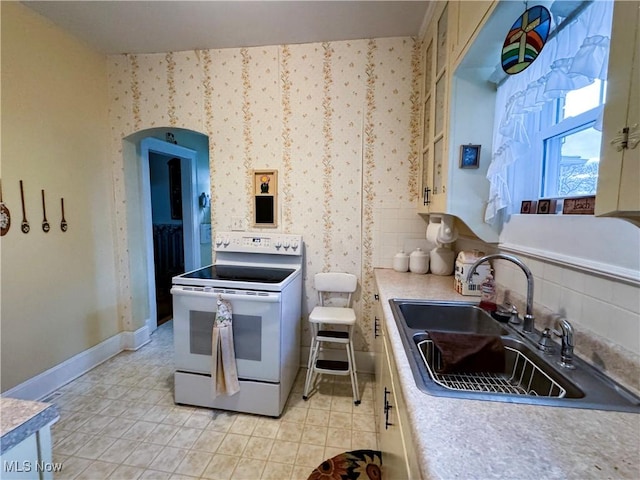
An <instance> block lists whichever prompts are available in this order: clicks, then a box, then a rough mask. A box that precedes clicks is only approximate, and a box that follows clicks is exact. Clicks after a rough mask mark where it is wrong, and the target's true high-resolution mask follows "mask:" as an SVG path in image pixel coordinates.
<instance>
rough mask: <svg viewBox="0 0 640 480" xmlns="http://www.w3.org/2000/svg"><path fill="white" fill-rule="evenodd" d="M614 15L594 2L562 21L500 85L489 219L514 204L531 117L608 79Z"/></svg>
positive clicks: (606, 0) (605, 1)
mask: <svg viewBox="0 0 640 480" xmlns="http://www.w3.org/2000/svg"><path fill="white" fill-rule="evenodd" d="M612 16H613V1H610V0H596V1H594V2H592V3H591V4H590V5H589V6H588V7H587V8H586V9H585V10H584V11H583V12H582V13H581V14H580V15H579V16H577V17H576V18H575V19H574V20H573V21H572V22H571V24H569V25H563V29H562V30H561V31H560V32H559V33H558V35H556V36H555V37H554V38H552V39H551V40H549V42H547V44H546V45H545V47H544V48H543V50H542V53H541V54H540V56H539V57H538V58H537V59H536V60H535V61H534V62H533V63H532V64H531V65H530V66H529V67H528V68H527V69H526V70H524V71H523V72H521V73H519V74H517V75H512V76H510V77H509V78H507V80H506V81H505V82H504V83H503V84H502V85H501V86H500V87H499V88H498V91H497V95H496V117H495V124H494V136H493V155H492V159H491V164H490V165H489V169H488V171H487V179H488V180H489V183H490V184H491V186H490V190H489V201H488V203H487V208H486V211H485V222H487V223H494V222H496V221H498V218H499V217H500V213H501V211H503V210H504V209H506V208H507V207H508V206H509V205H510V204H511V194H510V192H509V185H508V183H507V172H508V167H509V166H510V165H512V164H513V163H515V162H516V161H517V160H518V159H520V158H523V157H526V156H527V155H528V154H529V152H530V142H529V135H528V133H527V129H526V125H527V124H528V123H530V122H527V117H528V116H529V115H530V114H533V113H535V112H538V111H540V110H541V109H542V107H543V105H544V104H545V103H546V102H550V101H554V100H555V99H557V98H561V97H564V96H565V95H566V94H567V92H569V91H571V90H575V89H578V88H582V87H585V86H587V85H589V84H591V83H593V81H594V80H595V79H601V80H606V78H607V65H608V60H609V38H610V35H611V21H612ZM505 32H506V29H505Z"/></svg>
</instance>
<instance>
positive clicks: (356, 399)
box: [347, 327, 360, 405]
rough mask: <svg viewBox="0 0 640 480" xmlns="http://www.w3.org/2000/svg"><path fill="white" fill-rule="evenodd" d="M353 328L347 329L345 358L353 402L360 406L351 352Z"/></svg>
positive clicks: (352, 351) (354, 361) (353, 356)
mask: <svg viewBox="0 0 640 480" xmlns="http://www.w3.org/2000/svg"><path fill="white" fill-rule="evenodd" d="M352 333H353V328H352V327H349V343H348V344H347V356H348V360H349V374H350V375H351V389H352V390H353V401H354V403H355V404H356V405H360V390H359V388H358V376H357V374H356V370H357V369H356V357H355V353H354V350H353V341H352V338H353V335H352Z"/></svg>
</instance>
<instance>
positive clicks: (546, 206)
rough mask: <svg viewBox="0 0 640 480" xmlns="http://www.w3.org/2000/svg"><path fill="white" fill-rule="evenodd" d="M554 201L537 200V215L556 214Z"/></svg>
mask: <svg viewBox="0 0 640 480" xmlns="http://www.w3.org/2000/svg"><path fill="white" fill-rule="evenodd" d="M556 204H557V203H556V199H554V198H552V199H543V200H538V208H537V210H536V213H537V214H541V215H548V214H554V213H556Z"/></svg>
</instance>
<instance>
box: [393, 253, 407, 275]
mask: <svg viewBox="0 0 640 480" xmlns="http://www.w3.org/2000/svg"><path fill="white" fill-rule="evenodd" d="M393 269H394V270H395V271H396V272H406V271H407V270H409V255H407V254H406V253H404V250H400V252H398V253H396V255H395V256H394V257H393Z"/></svg>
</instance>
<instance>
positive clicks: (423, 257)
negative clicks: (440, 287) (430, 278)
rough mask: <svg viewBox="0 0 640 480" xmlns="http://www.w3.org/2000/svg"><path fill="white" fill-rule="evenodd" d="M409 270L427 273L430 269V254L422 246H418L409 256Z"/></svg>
mask: <svg viewBox="0 0 640 480" xmlns="http://www.w3.org/2000/svg"><path fill="white" fill-rule="evenodd" d="M409 270H411V272H413V273H427V272H428V271H429V254H428V253H427V252H423V251H422V249H421V248H416V249H415V250H414V251H413V252H411V255H410V256H409Z"/></svg>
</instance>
